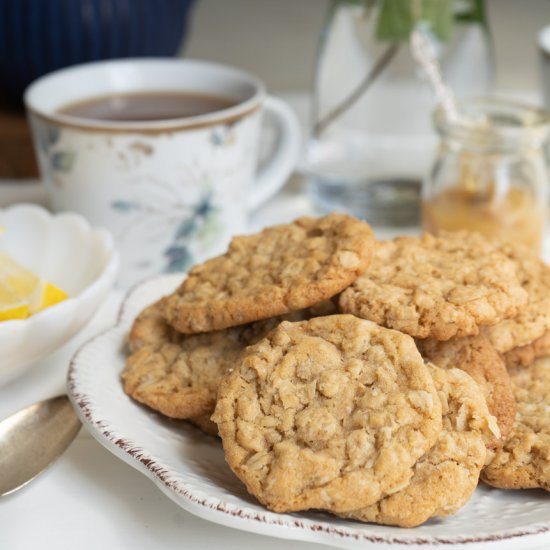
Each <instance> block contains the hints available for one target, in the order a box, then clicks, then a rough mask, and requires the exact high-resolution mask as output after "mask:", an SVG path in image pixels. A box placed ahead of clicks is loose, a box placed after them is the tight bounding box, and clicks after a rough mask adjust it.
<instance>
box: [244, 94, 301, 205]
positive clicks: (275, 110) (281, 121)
mask: <svg viewBox="0 0 550 550" xmlns="http://www.w3.org/2000/svg"><path fill="white" fill-rule="evenodd" d="M264 116H265V118H266V119H267V120H268V121H269V123H271V124H272V125H273V126H274V128H275V131H276V134H277V135H276V139H275V145H274V150H273V152H272V153H271V158H269V160H267V162H266V163H265V164H264V165H263V166H262V167H261V169H260V171H259V172H258V174H257V175H256V181H255V182H254V185H253V187H252V192H251V195H250V203H249V206H250V208H251V209H252V210H255V209H256V208H258V207H259V206H260V205H261V204H262V203H264V202H265V201H266V200H267V199H269V198H270V197H271V196H273V195H274V194H275V193H276V192H277V191H278V190H279V189H281V187H283V185H284V184H285V183H286V180H287V178H288V176H289V175H290V174H291V172H292V170H293V169H294V168H295V166H296V164H297V162H298V157H299V155H300V151H301V148H302V142H301V132H300V124H299V123H298V119H297V118H296V115H295V114H294V112H293V111H292V109H291V108H290V107H289V106H288V105H287V104H286V103H285V102H284V101H282V100H280V99H278V98H276V97H273V96H267V98H266V101H265V104H264Z"/></svg>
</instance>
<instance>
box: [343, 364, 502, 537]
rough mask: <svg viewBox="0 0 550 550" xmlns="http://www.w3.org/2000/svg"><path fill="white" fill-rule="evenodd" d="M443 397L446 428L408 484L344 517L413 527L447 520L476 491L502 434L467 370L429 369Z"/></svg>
mask: <svg viewBox="0 0 550 550" xmlns="http://www.w3.org/2000/svg"><path fill="white" fill-rule="evenodd" d="M430 370H431V373H432V377H433V380H434V384H435V387H436V389H437V392H438V394H439V397H440V399H441V405H442V413H443V429H442V431H441V434H440V435H439V438H438V440H437V442H436V444H435V445H434V447H433V448H432V449H430V450H429V451H428V452H427V453H426V454H425V455H424V456H423V457H421V458H420V460H419V461H418V462H417V463H416V464H415V466H414V474H413V477H412V479H411V481H410V483H409V484H408V485H407V486H406V487H405V488H403V489H400V490H398V491H397V492H395V493H393V494H391V495H389V496H387V497H385V498H383V499H381V500H379V501H378V502H377V503H376V504H374V505H372V506H368V507H366V508H363V509H361V510H355V511H353V512H351V513H348V514H345V517H349V518H353V519H358V520H360V521H368V522H372V523H381V524H384V525H399V526H400V527H415V526H417V525H420V524H421V523H424V522H425V521H427V520H428V519H429V518H431V517H434V516H448V515H450V514H453V513H454V512H456V511H457V510H458V509H459V508H461V507H462V506H463V505H464V504H465V503H466V502H467V501H468V499H469V498H470V496H471V495H472V493H473V492H474V490H475V488H476V486H477V483H478V479H479V474H480V472H481V468H482V467H483V465H484V463H485V456H486V453H487V450H486V443H487V441H489V440H493V439H494V438H495V431H496V432H497V433H498V427H497V425H496V420H495V418H494V417H493V416H492V415H491V414H490V413H489V410H488V408H487V404H486V403H485V400H484V399H483V396H482V395H480V393H479V388H478V387H477V384H476V383H475V382H474V381H473V380H472V378H471V377H470V376H469V375H468V374H466V373H465V372H464V371H461V370H459V369H453V368H451V369H449V370H444V369H440V368H438V367H435V366H430Z"/></svg>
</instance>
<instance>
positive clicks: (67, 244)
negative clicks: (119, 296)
mask: <svg viewBox="0 0 550 550" xmlns="http://www.w3.org/2000/svg"><path fill="white" fill-rule="evenodd" d="M0 226H2V227H3V228H5V229H6V231H5V233H4V234H2V235H1V236H0V251H3V252H6V253H8V254H9V255H10V256H11V257H12V258H14V259H15V260H16V261H17V262H19V263H21V264H22V265H24V266H25V267H27V268H28V269H30V270H32V271H33V272H34V273H36V274H37V275H39V276H41V277H44V278H45V279H46V280H48V281H50V282H52V283H53V284H55V285H56V286H58V287H59V288H62V289H63V290H64V291H65V292H67V293H68V295H69V298H68V299H67V300H64V301H63V302H60V303H59V304H56V305H54V306H51V307H49V308H47V309H44V310H43V311H41V312H39V313H37V314H35V315H33V316H31V317H29V318H28V319H24V320H13V321H3V322H0V386H2V385H4V384H6V383H8V382H9V381H11V380H13V379H14V378H16V377H17V376H19V375H20V374H22V373H23V372H24V371H25V370H26V369H28V368H30V367H31V366H32V365H33V364H34V363H36V362H37V361H38V360H40V359H43V358H45V357H46V356H48V355H49V354H50V353H52V352H53V351H55V350H56V349H57V348H59V347H60V346H62V345H63V344H65V343H66V342H67V341H68V340H69V339H70V338H72V337H73V336H74V335H75V334H76V333H77V332H78V331H80V330H81V329H82V328H83V327H84V326H85V325H86V323H87V322H88V321H89V320H90V319H91V318H92V316H93V315H94V313H95V312H96V310H97V309H98V307H99V306H100V305H101V303H102V302H103V301H104V300H105V298H106V296H107V293H108V292H109V290H110V289H111V288H112V286H113V284H114V282H115V278H116V274H117V271H118V264H119V258H118V253H117V252H116V250H115V248H114V244H113V239H112V238H111V236H110V235H109V233H107V231H105V230H103V229H95V228H92V227H91V226H90V224H89V223H88V222H87V221H86V220H85V219H84V218H83V217H82V216H79V215H77V214H72V213H63V214H58V215H53V214H50V213H49V212H48V211H47V210H45V209H44V208H42V207H39V206H35V205H27V204H22V205H17V206H13V207H10V208H6V209H0Z"/></svg>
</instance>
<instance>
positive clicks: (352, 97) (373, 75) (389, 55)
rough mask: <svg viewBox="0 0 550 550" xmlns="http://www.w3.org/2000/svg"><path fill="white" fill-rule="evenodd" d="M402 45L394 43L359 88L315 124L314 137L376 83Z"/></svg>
mask: <svg viewBox="0 0 550 550" xmlns="http://www.w3.org/2000/svg"><path fill="white" fill-rule="evenodd" d="M399 47H400V44H398V43H393V44H391V45H389V46H388V47H387V48H386V50H385V51H384V53H383V54H382V55H381V56H380V59H378V61H377V62H376V64H375V65H374V67H373V68H372V69H371V70H370V71H369V72H368V73H367V75H366V76H365V78H364V79H363V80H362V81H361V82H360V83H359V85H358V86H357V88H355V90H353V91H352V92H351V94H349V95H348V96H347V97H346V98H345V99H344V100H343V101H342V102H341V103H340V104H339V105H338V106H336V107H335V108H334V109H333V110H332V111H330V112H329V113H328V114H327V115H325V117H323V118H322V119H321V120H319V121H318V122H316V123H315V125H314V126H313V136H314V137H315V138H318V137H319V136H320V135H321V134H322V133H323V132H324V131H325V130H326V129H327V127H328V126H329V125H330V124H331V123H332V122H334V121H335V120H336V119H337V118H338V117H340V116H341V115H342V114H343V113H345V112H346V111H347V110H348V109H349V108H350V107H351V106H352V105H353V104H354V103H355V102H356V101H357V100H358V99H359V98H360V97H361V96H362V95H363V94H364V93H365V92H366V91H367V90H368V89H369V88H370V87H371V86H372V84H373V83H374V81H375V80H376V79H377V78H378V76H379V75H380V73H382V71H383V70H384V69H385V68H386V67H387V66H388V65H389V63H390V62H391V60H392V59H393V58H394V57H395V54H396V53H397V52H398V51H399Z"/></svg>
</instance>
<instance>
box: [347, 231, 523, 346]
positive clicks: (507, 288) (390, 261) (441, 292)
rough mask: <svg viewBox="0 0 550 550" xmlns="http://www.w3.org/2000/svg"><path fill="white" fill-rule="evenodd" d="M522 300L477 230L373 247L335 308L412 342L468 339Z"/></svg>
mask: <svg viewBox="0 0 550 550" xmlns="http://www.w3.org/2000/svg"><path fill="white" fill-rule="evenodd" d="M526 301H527V293H526V292H525V290H524V289H523V288H522V287H521V285H520V283H519V281H518V278H517V276H516V264H515V262H513V261H512V260H510V259H509V258H507V257H506V256H505V255H504V254H503V253H502V252H499V251H498V250H497V249H496V247H495V246H493V245H492V244H490V243H489V242H488V241H487V240H486V239H484V238H483V237H482V236H481V235H479V234H477V233H467V232H456V233H454V232H453V233H442V234H441V235H440V236H438V237H434V236H432V235H429V234H426V235H424V236H422V237H418V238H417V237H398V238H396V239H394V240H392V241H385V242H379V243H376V247H375V255H374V258H373V260H372V263H371V265H370V266H369V268H368V270H367V271H366V272H365V273H364V274H363V275H361V276H360V277H359V278H358V279H357V280H356V281H355V282H354V283H353V284H352V285H351V286H350V287H349V288H347V289H346V290H345V291H344V292H343V293H342V294H341V295H340V302H339V304H340V309H341V311H343V312H346V313H353V314H354V315H357V316H359V317H363V318H365V319H370V320H371V321H374V322H376V323H378V324H380V325H383V326H386V327H389V328H394V329H397V330H400V331H401V332H405V333H406V334H410V335H411V336H414V337H416V338H428V337H431V338H434V339H436V340H449V339H450V338H453V337H462V336H472V335H476V334H478V332H479V326H480V325H493V324H496V323H498V322H500V321H502V320H503V319H506V318H508V317H512V316H514V315H515V314H516V313H517V311H518V308H519V307H521V306H522V305H524V304H525V303H526Z"/></svg>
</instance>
